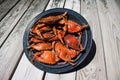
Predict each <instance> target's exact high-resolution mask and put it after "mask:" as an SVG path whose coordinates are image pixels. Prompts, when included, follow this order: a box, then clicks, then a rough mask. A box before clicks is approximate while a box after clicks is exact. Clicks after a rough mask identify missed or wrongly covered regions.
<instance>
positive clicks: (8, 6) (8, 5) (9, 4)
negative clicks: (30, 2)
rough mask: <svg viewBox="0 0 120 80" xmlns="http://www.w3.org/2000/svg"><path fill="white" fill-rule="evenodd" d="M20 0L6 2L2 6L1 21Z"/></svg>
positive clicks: (6, 0)
mask: <svg viewBox="0 0 120 80" xmlns="http://www.w3.org/2000/svg"><path fill="white" fill-rule="evenodd" d="M17 2H19V0H5V1H3V0H2V2H1V4H0V21H1V19H2V18H3V17H4V16H5V15H6V14H7V12H8V11H9V10H10V9H11V8H12V7H13V6H14V5H16V3H17Z"/></svg>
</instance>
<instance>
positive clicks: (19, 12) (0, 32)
mask: <svg viewBox="0 0 120 80" xmlns="http://www.w3.org/2000/svg"><path fill="white" fill-rule="evenodd" d="M31 2H32V0H21V1H20V2H19V3H18V4H17V5H16V6H15V7H14V8H13V9H12V10H11V11H10V12H9V13H8V14H7V15H6V16H5V17H4V19H3V20H2V21H1V22H0V46H2V44H3V42H5V39H6V38H7V37H8V36H9V35H10V32H12V30H13V29H14V27H16V25H17V23H18V22H19V20H20V19H21V18H22V16H23V15H24V13H25V12H26V10H27V9H28V7H29V5H30V3H31Z"/></svg>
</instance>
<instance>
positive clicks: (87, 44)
mask: <svg viewBox="0 0 120 80" xmlns="http://www.w3.org/2000/svg"><path fill="white" fill-rule="evenodd" d="M64 12H67V13H68V19H70V20H73V21H75V22H77V23H79V24H84V23H85V24H88V23H87V21H86V20H85V19H84V18H83V17H82V16H81V15H80V14H79V13H77V12H75V11H73V10H70V9H66V8H54V9H50V10H47V11H45V12H43V13H40V14H39V15H37V16H36V17H35V18H34V19H33V20H32V21H31V22H30V23H29V25H28V26H27V28H26V30H25V33H24V37H23V48H24V51H25V54H26V56H27V58H28V60H29V61H30V56H29V51H28V49H27V44H28V36H29V30H30V28H31V27H32V26H33V25H34V23H35V22H36V21H37V20H38V19H39V18H41V17H45V16H48V15H58V14H61V13H64ZM82 44H83V47H84V48H85V51H84V52H82V53H81V54H79V55H78V56H77V57H76V58H75V60H76V64H75V65H74V66H72V65H70V64H69V63H66V64H61V65H60V64H55V65H48V64H44V63H40V62H37V61H35V62H34V63H33V65H34V66H36V67H37V68H39V69H41V70H43V71H46V72H50V73H65V72H69V71H71V70H73V69H75V68H76V67H78V66H79V65H80V64H81V63H82V62H83V61H84V60H85V58H86V57H87V55H88V54H89V52H90V49H91V46H92V33H91V30H90V26H89V28H88V29H85V30H84V31H83V34H82Z"/></svg>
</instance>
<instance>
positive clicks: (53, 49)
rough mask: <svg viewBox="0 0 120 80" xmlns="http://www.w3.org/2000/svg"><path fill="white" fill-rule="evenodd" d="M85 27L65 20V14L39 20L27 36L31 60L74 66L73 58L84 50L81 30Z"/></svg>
mask: <svg viewBox="0 0 120 80" xmlns="http://www.w3.org/2000/svg"><path fill="white" fill-rule="evenodd" d="M87 27H88V25H86V24H84V25H80V24H78V23H76V22H74V21H72V20H67V12H64V13H63V14H59V15H55V16H48V17H44V18H40V19H39V20H38V21H37V22H36V23H35V24H34V26H33V27H32V28H31V29H30V34H29V41H28V49H29V52H30V53H33V54H34V56H33V57H32V59H33V60H36V61H38V62H42V63H45V64H56V63H60V62H61V61H64V62H68V63H70V64H72V65H74V62H75V60H74V58H75V57H76V56H77V55H78V54H80V52H81V51H83V50H84V47H83V45H82V41H81V40H82V30H84V29H86V28H87ZM76 35H77V36H76ZM78 36H79V37H78ZM77 37H78V38H77Z"/></svg>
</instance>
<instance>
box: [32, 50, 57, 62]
mask: <svg viewBox="0 0 120 80" xmlns="http://www.w3.org/2000/svg"><path fill="white" fill-rule="evenodd" d="M33 59H34V60H37V61H38V62H43V63H46V64H55V63H56V62H57V61H58V60H59V58H58V57H57V56H56V55H55V53H54V52H52V51H44V52H43V53H41V52H37V53H36V54H35V55H34V57H33Z"/></svg>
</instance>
